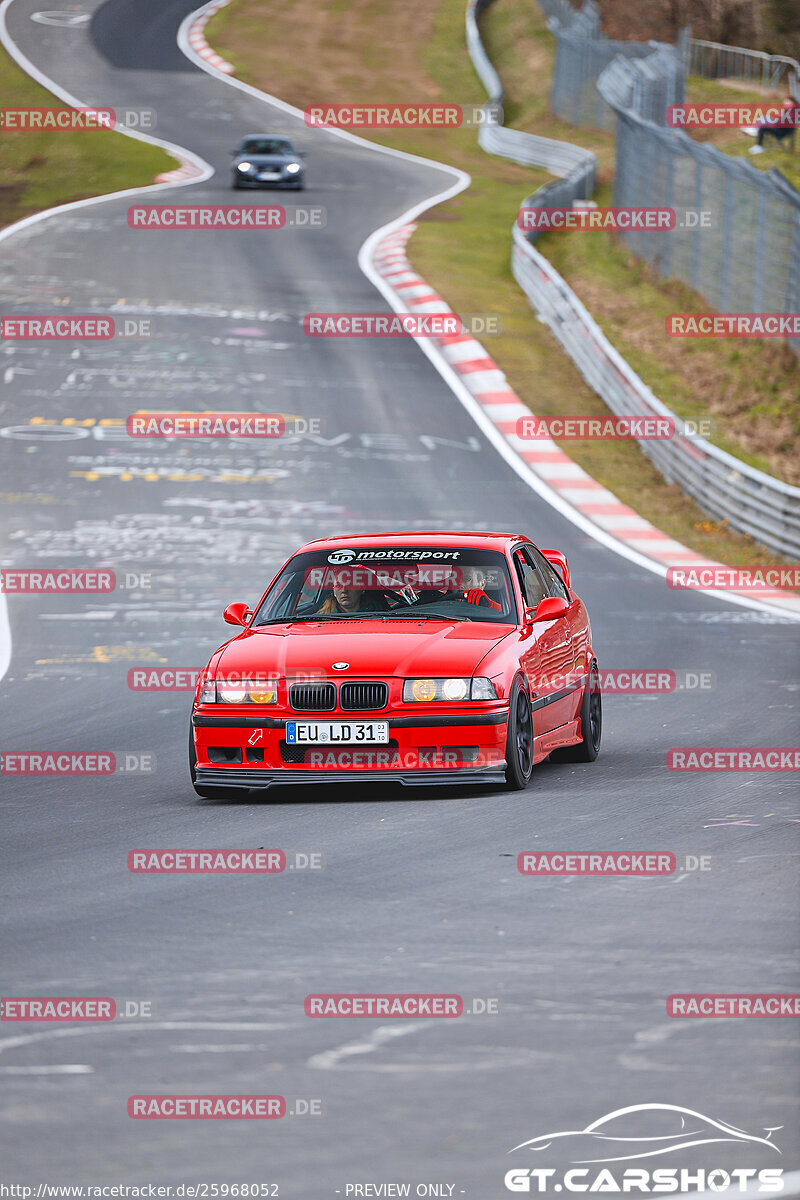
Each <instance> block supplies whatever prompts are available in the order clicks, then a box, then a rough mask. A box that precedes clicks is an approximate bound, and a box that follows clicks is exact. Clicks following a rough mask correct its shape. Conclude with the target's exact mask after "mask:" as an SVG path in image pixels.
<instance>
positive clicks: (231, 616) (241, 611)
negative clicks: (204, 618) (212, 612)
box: [222, 600, 253, 625]
mask: <svg viewBox="0 0 800 1200" xmlns="http://www.w3.org/2000/svg"><path fill="white" fill-rule="evenodd" d="M252 615H253V614H252V612H251V611H250V609H249V608H248V607H247V605H246V604H244V603H243V602H242V601H241V600H238V601H237V602H236V604H229V605H228V607H227V608H226V609H225V612H224V613H223V614H222V619H223V621H226V622H227V623H228V625H246V624H247V618H248V617H252Z"/></svg>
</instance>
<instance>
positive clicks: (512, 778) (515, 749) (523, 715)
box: [506, 679, 533, 792]
mask: <svg viewBox="0 0 800 1200" xmlns="http://www.w3.org/2000/svg"><path fill="white" fill-rule="evenodd" d="M532 771H533V715H532V713H531V702H530V698H529V696H528V693H527V692H526V691H525V689H524V688H523V686H522V684H521V683H520V681H519V679H515V680H514V685H513V687H512V688H511V699H510V702H509V706H508V733H507V735H506V783H507V785H508V787H509V788H511V789H512V791H515V792H521V791H523V790H524V789H525V788H526V787H527V786H528V784H529V782H530V778H531V773H532Z"/></svg>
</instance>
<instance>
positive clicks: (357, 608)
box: [316, 572, 389, 615]
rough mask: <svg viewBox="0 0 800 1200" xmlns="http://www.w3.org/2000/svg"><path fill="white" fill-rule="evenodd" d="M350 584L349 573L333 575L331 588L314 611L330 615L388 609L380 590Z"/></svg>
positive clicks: (351, 580)
mask: <svg viewBox="0 0 800 1200" xmlns="http://www.w3.org/2000/svg"><path fill="white" fill-rule="evenodd" d="M352 584H353V579H352V578H351V576H350V574H349V573H346V572H340V573H339V574H337V575H335V576H334V580H333V588H332V589H331V591H330V592H329V593H328V594H327V597H326V598H325V600H323V602H322V604H321V605H320V607H319V608H317V609H316V611H317V612H318V613H322V614H325V615H330V614H332V613H356V612H385V611H386V610H387V609H388V607H389V606H388V604H387V603H386V600H385V598H384V595H383V593H382V592H379V591H375V590H373V589H367V588H363V587H353V586H352Z"/></svg>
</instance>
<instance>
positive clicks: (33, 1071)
mask: <svg viewBox="0 0 800 1200" xmlns="http://www.w3.org/2000/svg"><path fill="white" fill-rule="evenodd" d="M93 1074H94V1067H89V1066H87V1065H86V1063H57V1064H55V1065H54V1066H51V1067H46V1066H42V1067H0V1075H93Z"/></svg>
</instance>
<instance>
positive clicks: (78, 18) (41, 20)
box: [31, 11, 92, 29]
mask: <svg viewBox="0 0 800 1200" xmlns="http://www.w3.org/2000/svg"><path fill="white" fill-rule="evenodd" d="M91 19H92V14H91V13H68V12H57V11H56V12H35V13H31V20H32V21H36V22H37V24H39V25H59V26H61V28H62V29H75V28H76V27H80V26H81V25H88V24H89V22H90V21H91Z"/></svg>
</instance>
